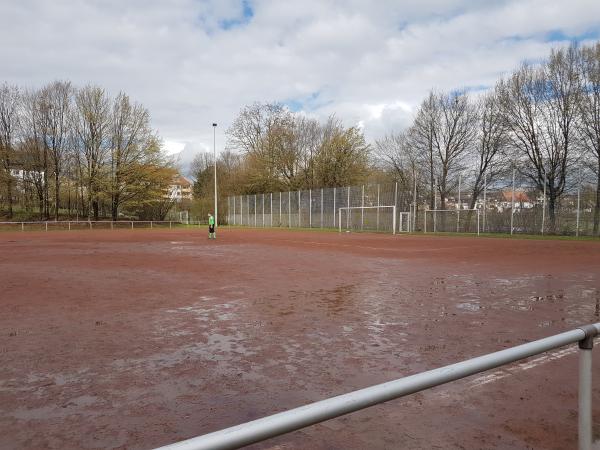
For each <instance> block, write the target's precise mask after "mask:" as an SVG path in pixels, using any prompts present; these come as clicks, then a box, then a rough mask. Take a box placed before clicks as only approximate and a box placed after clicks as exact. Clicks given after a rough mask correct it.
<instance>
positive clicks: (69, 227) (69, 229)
mask: <svg viewBox="0 0 600 450" xmlns="http://www.w3.org/2000/svg"><path fill="white" fill-rule="evenodd" d="M69 231H71V222H69Z"/></svg>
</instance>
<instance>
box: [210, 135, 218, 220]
mask: <svg viewBox="0 0 600 450" xmlns="http://www.w3.org/2000/svg"><path fill="white" fill-rule="evenodd" d="M212 126H213V152H214V158H215V226H218V223H219V219H218V218H219V216H218V212H217V124H216V123H213V124H212Z"/></svg>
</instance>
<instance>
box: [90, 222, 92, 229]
mask: <svg viewBox="0 0 600 450" xmlns="http://www.w3.org/2000/svg"><path fill="white" fill-rule="evenodd" d="M91 229H92V221H91V220H90V230H91Z"/></svg>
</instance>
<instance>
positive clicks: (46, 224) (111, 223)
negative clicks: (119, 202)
mask: <svg viewBox="0 0 600 450" xmlns="http://www.w3.org/2000/svg"><path fill="white" fill-rule="evenodd" d="M119 224H127V225H128V228H131V229H134V228H135V225H134V224H136V225H137V224H140V225H141V224H149V225H150V226H149V228H151V229H152V228H154V225H161V224H165V226H166V224H169V229H171V228H173V224H176V225H177V224H181V222H179V221H175V220H46V221H39V222H34V221H29V222H0V226H2V225H15V226H16V227H17V228H19V229H20V230H21V231H25V226H26V225H32V226H36V227H41V228H43V229H44V230H45V231H48V229H49V228H50V229H51V228H53V227H54V228H56V227H57V226H58V225H64V226H65V227H66V229H68V230H71V229H72V227H73V226H78V227H79V228H78V229H81V226H85V227H86V228H89V229H90V230H92V229H93V228H94V225H97V226H98V225H106V227H103V229H105V228H108V227H110V229H111V230H112V229H114V228H115V225H119ZM120 228H123V227H120Z"/></svg>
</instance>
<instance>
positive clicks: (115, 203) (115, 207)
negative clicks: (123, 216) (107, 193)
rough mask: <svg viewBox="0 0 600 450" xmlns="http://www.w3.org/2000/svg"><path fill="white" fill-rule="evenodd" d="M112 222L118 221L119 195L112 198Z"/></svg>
mask: <svg viewBox="0 0 600 450" xmlns="http://www.w3.org/2000/svg"><path fill="white" fill-rule="evenodd" d="M112 220H113V221H115V220H119V194H118V193H117V194H115V195H114V196H113V201H112Z"/></svg>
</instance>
